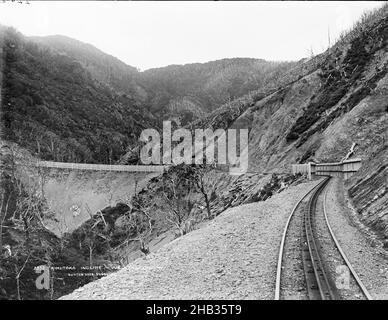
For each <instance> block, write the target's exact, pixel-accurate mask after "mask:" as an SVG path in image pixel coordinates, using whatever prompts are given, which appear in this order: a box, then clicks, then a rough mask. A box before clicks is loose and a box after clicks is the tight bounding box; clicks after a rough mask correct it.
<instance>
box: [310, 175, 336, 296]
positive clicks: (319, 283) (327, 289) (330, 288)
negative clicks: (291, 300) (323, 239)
mask: <svg viewBox="0 0 388 320" xmlns="http://www.w3.org/2000/svg"><path fill="white" fill-rule="evenodd" d="M329 180H330V177H326V178H325V180H324V181H323V182H322V183H321V184H320V185H319V187H318V188H317V189H316V190H315V192H314V194H313V195H312V196H311V198H310V200H309V204H308V208H307V210H306V212H305V216H304V232H305V237H306V240H307V247H308V252H309V255H305V256H304V258H305V257H307V259H308V261H304V266H305V267H304V272H305V277H306V282H308V285H307V291H308V295H309V298H310V299H321V300H336V299H339V294H338V290H337V288H336V286H335V284H334V283H333V281H332V279H331V278H330V276H329V274H328V272H327V271H326V269H325V265H324V263H323V260H322V257H321V254H320V249H319V247H318V244H317V241H316V239H315V238H316V236H315V232H314V227H313V222H312V220H313V214H315V213H316V205H317V201H318V197H319V195H320V194H321V192H322V191H323V189H324V188H325V187H326V185H327V183H328V182H329ZM304 260H305V259H304ZM306 267H307V268H306ZM312 273H313V274H312ZM312 275H313V276H314V278H315V279H314V281H313V282H315V283H314V284H313V285H311V281H308V279H310V280H311V276H312ZM317 289H318V292H319V294H317Z"/></svg>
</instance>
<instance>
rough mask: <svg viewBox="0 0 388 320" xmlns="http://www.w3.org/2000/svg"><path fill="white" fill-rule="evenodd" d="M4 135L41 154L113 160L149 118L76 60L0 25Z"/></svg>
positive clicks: (146, 125) (150, 123)
mask: <svg viewBox="0 0 388 320" xmlns="http://www.w3.org/2000/svg"><path fill="white" fill-rule="evenodd" d="M0 47H1V48H2V49H3V51H2V62H3V68H2V78H3V85H2V119H1V121H2V123H3V125H4V132H3V133H4V136H3V138H5V139H6V140H10V141H14V142H16V143H18V144H19V145H20V146H22V147H24V148H27V149H28V150H30V151H32V152H34V153H36V154H37V155H38V156H39V157H41V158H43V159H47V160H55V161H69V162H91V163H93V162H99V163H113V162H114V161H116V160H117V159H118V158H119V157H120V155H122V154H123V152H124V151H125V150H126V147H127V146H128V145H130V144H131V143H132V142H133V141H135V140H137V139H138V137H139V134H140V132H141V130H142V129H144V128H149V127H154V126H155V125H156V122H155V121H154V118H153V117H152V116H151V115H150V114H149V113H148V112H146V110H145V109H144V108H141V107H140V106H139V105H138V104H137V103H136V102H135V101H134V99H132V98H130V97H129V96H127V95H125V94H117V93H116V92H115V91H113V90H111V89H110V88H109V87H108V86H106V85H104V84H103V83H101V82H97V81H95V80H94V79H93V77H92V75H91V73H90V72H89V71H87V70H86V69H85V68H84V67H83V66H82V65H81V63H80V62H78V61H76V60H74V59H72V58H70V57H68V56H66V55H63V54H60V53H58V52H54V51H52V50H50V49H49V48H47V47H44V46H39V45H37V44H36V43H34V42H31V41H29V40H28V39H26V38H25V37H23V35H21V34H20V33H18V32H17V31H15V30H14V29H11V28H3V29H2V30H1V39H0Z"/></svg>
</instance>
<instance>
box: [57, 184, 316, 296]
mask: <svg viewBox="0 0 388 320" xmlns="http://www.w3.org/2000/svg"><path fill="white" fill-rule="evenodd" d="M317 182H318V180H315V181H309V182H304V183H301V184H299V185H297V186H293V187H289V188H288V189H286V190H284V191H282V192H281V193H278V194H276V195H274V196H273V197H271V198H270V199H268V200H266V201H263V202H254V203H250V204H245V205H242V206H238V207H234V208H231V209H228V210H226V211H225V212H223V213H222V214H220V215H219V216H218V217H216V218H215V219H214V220H212V221H211V222H209V223H208V224H207V225H205V226H204V227H203V228H201V229H197V230H194V231H192V232H190V233H189V234H187V235H185V236H183V237H180V238H177V239H176V240H174V241H172V242H170V243H168V244H166V245H165V246H164V247H162V248H161V249H160V250H159V251H158V252H156V253H151V254H149V255H147V256H146V257H144V258H141V259H137V260H136V261H134V262H132V263H130V264H129V265H128V266H127V267H125V268H123V269H121V270H119V271H117V272H115V273H113V274H110V275H108V276H106V277H104V278H101V279H99V280H97V281H94V282H92V283H89V284H88V285H86V286H84V287H81V288H79V289H77V290H75V291H74V292H73V293H71V294H69V295H66V296H64V297H62V298H61V299H273V292H274V287H275V275H276V262H277V256H278V247H279V244H280V241H281V236H282V231H283V228H284V225H285V223H286V220H287V218H288V216H289V213H290V211H291V210H292V208H293V207H294V205H295V204H296V202H297V201H298V200H299V199H300V198H301V197H302V196H303V195H304V194H305V193H306V192H307V191H308V190H310V189H311V188H312V187H313V186H315V185H316V184H317Z"/></svg>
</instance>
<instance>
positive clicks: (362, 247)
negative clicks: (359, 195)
mask: <svg viewBox="0 0 388 320" xmlns="http://www.w3.org/2000/svg"><path fill="white" fill-rule="evenodd" d="M344 195H345V194H344V187H343V181H342V180H340V179H334V180H333V181H332V182H331V183H330V186H329V190H328V194H327V214H328V219H329V222H330V225H331V227H332V229H333V232H334V234H335V235H336V237H337V239H338V241H339V243H340V245H341V247H342V249H343V250H344V251H345V254H346V255H347V257H348V259H349V260H350V262H351V263H352V265H353V267H354V268H355V270H356V272H357V273H358V275H359V276H360V278H361V280H362V281H363V283H364V285H365V286H366V288H367V289H368V290H369V292H370V294H371V295H372V297H373V298H374V299H388V253H387V251H386V250H384V249H383V248H382V246H381V245H380V244H379V243H378V242H377V241H376V240H375V239H373V238H372V237H371V235H369V234H368V233H367V232H366V231H365V230H364V229H363V228H362V226H360V225H359V223H358V221H357V217H356V216H354V213H353V212H352V210H351V208H349V207H348V204H347V202H346V198H345V197H344Z"/></svg>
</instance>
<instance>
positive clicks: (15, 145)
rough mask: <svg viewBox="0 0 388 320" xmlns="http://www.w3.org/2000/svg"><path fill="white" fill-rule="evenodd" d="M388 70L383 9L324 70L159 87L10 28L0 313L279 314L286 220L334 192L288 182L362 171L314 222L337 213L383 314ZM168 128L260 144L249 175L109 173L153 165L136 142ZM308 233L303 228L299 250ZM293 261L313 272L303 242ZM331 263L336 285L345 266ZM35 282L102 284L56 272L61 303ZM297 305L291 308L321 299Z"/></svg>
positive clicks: (346, 40) (335, 184)
mask: <svg viewBox="0 0 388 320" xmlns="http://www.w3.org/2000/svg"><path fill="white" fill-rule="evenodd" d="M387 71H388V5H387V4H384V5H382V6H381V8H379V9H376V10H374V11H371V12H369V13H365V15H364V16H362V18H361V19H360V20H359V21H358V22H357V23H356V24H355V25H354V26H353V28H352V29H351V30H349V31H347V32H345V33H344V34H342V36H341V37H340V38H339V39H338V40H337V41H336V43H334V44H333V45H331V46H330V47H329V48H328V49H327V50H326V51H324V52H323V53H321V54H318V55H313V56H311V57H310V58H305V59H301V60H299V61H288V62H287V61H283V62H274V61H266V60H263V59H253V58H228V59H221V60H216V61H210V62H207V63H193V64H185V65H170V66H167V67H161V68H154V69H149V70H145V71H140V70H138V69H137V68H136V67H132V66H129V65H127V64H125V63H124V62H122V61H120V60H119V59H117V58H115V57H113V56H111V55H109V54H106V53H104V52H102V51H101V50H99V49H97V48H96V47H94V46H92V45H90V44H87V43H84V42H81V41H78V40H76V39H72V38H69V37H66V36H61V35H55V36H40V37H35V36H34V37H31V36H25V35H23V34H21V33H20V32H19V31H17V30H16V29H14V28H13V27H6V26H0V75H1V77H0V79H1V80H2V82H1V83H2V87H1V114H0V117H1V123H2V127H1V145H0V150H1V151H0V167H1V209H0V214H1V215H0V248H1V249H2V251H1V252H0V254H1V266H0V283H1V290H0V298H2V299H16V300H24V299H26V300H27V299H58V298H61V299H273V298H274V291H275V276H276V262H277V258H278V248H279V245H280V242H281V239H282V238H281V237H282V232H283V230H284V227H285V225H286V223H287V219H288V217H289V215H290V212H291V211H292V209H293V207H294V206H295V205H296V204H297V203H298V201H299V200H300V199H301V198H302V197H303V196H304V195H305V194H306V193H307V192H309V191H310V190H312V188H313V187H314V186H316V185H317V184H318V183H320V181H321V180H320V177H319V176H314V175H313V178H312V180H309V179H308V177H307V176H306V175H303V174H292V172H291V167H292V165H293V164H307V163H324V162H341V161H343V160H344V159H348V158H349V159H354V158H357V159H360V161H361V168H360V169H359V170H358V171H357V172H355V173H354V175H352V176H351V177H350V178H347V179H345V178H344V177H335V179H334V178H333V179H332V180H331V181H332V182H330V183H329V184H328V186H327V187H326V189H325V190H326V192H327V195H326V196H325V198H323V197H322V196H321V197H320V198H318V200H317V207H318V211H319V210H322V209H319V208H321V207H322V206H323V205H324V203H325V202H324V201H326V200H323V199H328V200H327V208H328V218H329V220H330V221H331V222H332V226H333V231H334V233H336V235H337V236H338V240H339V242H341V245H342V246H343V248H344V250H345V251H346V252H349V260H351V261H352V263H353V264H354V268H355V269H357V270H359V272H360V277H361V278H362V280H363V281H364V283H365V286H366V287H367V288H368V290H369V291H370V293H371V296H372V297H373V299H386V298H387V294H388V292H387V290H386V288H388V286H387V279H388V268H387V265H388V262H387V261H388V260H387V259H388V257H387V248H388V104H387V101H388V72H387ZM163 121H171V123H172V129H173V131H174V130H177V129H188V130H186V131H187V132H188V134H190V132H191V133H192V136H194V135H195V130H196V129H211V130H213V131H216V130H217V129H223V130H227V129H236V130H240V129H241V130H243V129H244V130H245V129H247V131H248V141H247V151H248V168H247V171H246V172H245V173H243V174H241V175H231V174H229V170H228V169H229V168H228V167H227V166H222V165H219V164H218V163H210V164H209V163H204V164H198V163H194V161H193V163H190V164H186V163H181V164H178V165H171V166H169V167H166V168H164V169H163V170H159V171H158V172H140V171H139V172H135V171H134V172H124V171H122V172H120V171H111V170H109V166H113V165H120V166H143V163H142V160H141V156H140V154H141V147H142V144H141V143H140V142H139V137H140V135H141V133H142V132H143V131H144V130H145V129H154V130H156V132H159V133H160V135H159V140H161V141H160V142H161V143H163V139H164V142H166V139H165V137H164V135H163V134H162V132H163ZM160 137H162V138H161V139H160ZM217 146H218V148H219V146H220V144H217ZM228 148H230V147H228ZM228 150H229V149H228ZM218 151H219V150H217V155H218V156H219V153H218ZM229 151H230V150H229ZM159 152H160V151H159ZM239 152H240V154H241V153H242V152H243V150H240V151H239ZM160 156H162V157H163V153H160ZM192 158H193V159H194V157H192ZM39 161H51V163H54V164H55V163H57V164H58V168H54V167H43V166H41V167H39V166H36V165H35V163H37V162H39ZM61 163H62V165H61ZM63 163H65V164H73V163H74V164H82V165H93V164H98V165H104V166H106V167H105V168H108V169H107V170H105V169H104V170H103V169H101V170H94V169H82V168H77V169H69V168H66V166H64V165H63ZM61 166H62V167H61ZM295 219H296V220H295V221H302V218H301V216H298V214H296V218H295ZM298 219H299V220H298ZM319 219H321V220H318V221H321V222H322V221H323V220H322V216H321V218H319ZM293 223H295V224H293ZM299 227H300V225H299V224H297V223H296V222H292V225H291V228H292V229H291V234H292V235H293V237H294V241H299V240H298V239H299V237H300V235H299V233H300V232H299V231H298V230H299V229H298V228H299ZM317 228H320V229H319V230H320V232H321V234H323V233H324V230H325V229H324V228H323V227H317ZM325 237H326V238H328V236H325ZM322 238H324V236H322ZM352 243H354V244H352ZM287 246H288V245H287ZM289 246H290V248H291V249H290V250H294V252H293V254H291V255H290V256H294V257H295V258H294V259H296V260H295V261H294V262H292V263H294V264H292V263H291V265H293V266H299V267H300V266H301V265H302V264H301V263H300V261H299V260H298V259H299V254H298V252H299V251H297V250H299V249H295V248H298V246H297V244H296V242H295V243H294V244H290V245H289ZM9 252H10V253H9ZM325 252H334V251H330V250H329V249H327V250H326V251H325ZM333 256H334V257H335V255H333ZM333 256H330V259H332V260H333V261H334V262H333V261H332V265H331V267H330V268H331V269H332V270H334V269H333V265H334V264H335V263H337V264H338V263H339V262H338V261H339V260H340V258H338V257H337V258H333ZM335 259H337V260H335ZM287 263H288V262H287ZM39 265H46V266H49V267H50V268H52V270H55V269H54V268H55V267H60V266H75V268H76V269H77V270H79V269H82V267H89V268H92V267H96V268H97V267H101V268H102V271H103V273H104V274H103V275H91V276H88V277H72V276H66V275H64V274H62V273H60V272H57V273H55V272H53V273H51V278H50V279H51V280H50V281H51V282H50V283H51V285H50V288H51V290H37V289H36V286H35V283H34V281H35V280H33V281H32V280H31V279H35V278H36V277H37V274H36V271H35V269H34V268H35V267H36V266H39ZM117 270H119V271H117ZM301 270H302V269H301ZM331 272H332V276H334V275H333V271H331ZM294 280H295V279H294ZM295 281H296V280H295ZM290 283H294V282H292V281H291V282H290ZM295 283H298V285H299V284H301V283H303V280H300V281H299V280H298V281H296V282H295ZM189 284H190V285H189ZM294 289H295V288H293V290H294ZM296 289H297V292H296V293H295V292H294V291H295V290H294V291H292V290H291V289H290V291H289V295H287V297H288V298H290V299H292V298H295V297H299V298H300V297H302V296H304V297H307V295H305V293H304V290H305V288H304V287H302V288H301V287H298V288H296ZM299 289H300V290H299ZM355 295H359V293H358V292H356V293H355V294H354V295H353V297H354V296H355ZM282 297H283V295H282ZM343 297H344V299H347V298H346V297H348V298H349V297H350V295H348V296H347V295H346V294H345V295H344V296H343Z"/></svg>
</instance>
